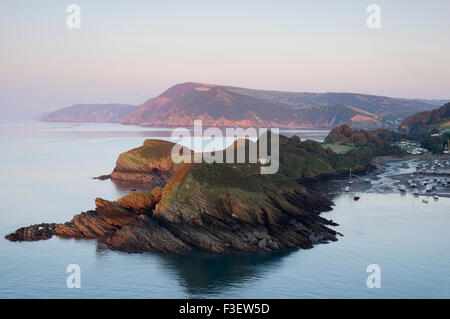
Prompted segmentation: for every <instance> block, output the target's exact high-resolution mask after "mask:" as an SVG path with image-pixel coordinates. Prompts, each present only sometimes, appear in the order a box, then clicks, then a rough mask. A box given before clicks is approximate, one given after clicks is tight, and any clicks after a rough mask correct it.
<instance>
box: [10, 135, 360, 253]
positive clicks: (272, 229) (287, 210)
mask: <svg viewBox="0 0 450 319" xmlns="http://www.w3.org/2000/svg"><path fill="white" fill-rule="evenodd" d="M169 146H172V144H171V143H169V144H165V143H162V144H160V143H156V142H155V141H153V140H147V141H146V142H145V143H144V146H142V147H141V148H139V149H135V150H132V151H130V152H129V153H124V154H127V155H124V154H122V155H121V157H124V156H128V157H127V158H125V159H124V158H122V159H121V160H119V161H118V163H119V162H120V163H122V161H125V160H126V161H130V162H133V159H135V160H136V159H137V161H138V163H136V164H137V165H140V166H139V167H141V169H142V171H141V173H140V174H142V175H153V174H159V175H158V176H161V171H164V172H166V174H167V175H169V172H170V173H171V176H170V177H169V178H168V179H167V182H166V183H165V185H164V188H161V187H155V188H153V189H152V191H151V192H132V193H130V194H129V195H126V196H124V197H122V198H120V199H119V200H117V201H116V202H111V201H106V200H103V199H100V198H97V199H96V201H95V204H96V209H95V211H87V212H84V213H81V214H78V215H76V216H75V217H74V218H73V219H72V221H70V222H67V223H65V224H40V225H32V226H29V227H24V228H20V229H18V230H17V231H16V232H14V233H12V234H10V235H8V236H6V238H7V239H9V240H12V241H24V240H28V241H33V240H40V239H48V238H51V237H52V236H53V235H58V236H61V237H74V238H98V239H101V240H103V241H105V242H106V243H107V245H108V246H109V247H110V248H111V249H117V250H122V251H126V252H130V253H131V252H132V253H135V252H144V251H158V252H172V253H182V252H187V251H189V250H191V249H193V248H198V249H203V250H208V251H212V252H215V253H229V252H231V251H233V250H239V251H250V252H253V251H271V250H277V249H283V248H294V247H298V248H311V247H312V246H313V245H314V244H318V243H326V242H329V241H334V240H336V236H337V232H336V231H334V230H332V229H330V228H329V227H328V226H329V225H336V224H333V223H332V222H330V221H328V220H326V219H325V218H323V217H320V216H319V214H320V213H321V212H323V211H327V210H330V209H331V205H332V202H331V201H329V200H328V199H325V198H321V197H317V196H315V195H312V194H310V193H309V192H308V190H307V189H306V188H305V187H304V186H302V185H301V184H300V183H299V182H302V181H304V180H308V179H311V178H319V177H320V176H321V174H325V175H327V174H331V175H334V174H339V172H340V170H344V169H348V167H352V168H355V167H364V165H365V164H367V163H365V162H364V161H362V160H361V159H353V158H350V157H348V156H347V155H337V154H335V153H333V152H331V151H329V150H325V149H323V148H322V147H321V146H320V144H318V143H316V142H312V141H306V142H301V141H300V140H299V139H298V138H295V137H294V138H291V139H289V138H286V137H280V170H279V172H278V173H276V174H272V175H261V174H260V164H250V163H248V162H246V163H242V164H216V163H214V164H206V163H202V164H179V165H176V166H174V165H170V164H169V163H167V162H166V160H165V156H163V155H164V154H166V152H167V148H168V147H169ZM233 147H234V146H233ZM156 150H158V151H156ZM149 166H150V167H152V168H156V167H157V168H158V169H159V172H158V173H156V172H155V171H154V170H152V169H148V167H149ZM120 167H121V168H122V169H123V167H124V166H120ZM127 167H130V166H127ZM133 167H134V166H133ZM121 173H122V174H127V173H128V172H124V171H121ZM132 176H136V175H132ZM139 178H140V177H139Z"/></svg>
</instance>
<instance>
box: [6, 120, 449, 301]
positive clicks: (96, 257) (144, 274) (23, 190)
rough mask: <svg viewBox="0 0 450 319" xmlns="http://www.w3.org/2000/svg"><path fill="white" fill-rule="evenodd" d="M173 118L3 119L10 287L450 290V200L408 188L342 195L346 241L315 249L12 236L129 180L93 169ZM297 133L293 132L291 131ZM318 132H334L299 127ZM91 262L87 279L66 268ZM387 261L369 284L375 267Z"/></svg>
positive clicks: (24, 293)
mask: <svg viewBox="0 0 450 319" xmlns="http://www.w3.org/2000/svg"><path fill="white" fill-rule="evenodd" d="M168 132H169V130H168V129H149V128H142V127H135V126H123V125H120V124H49V123H39V122H33V121H30V122H0V181H1V184H0V203H1V206H0V207H1V208H0V235H1V237H0V297H1V298H185V297H199V298H211V297H213V298H218V297H223V298H347V297H349V298H383V297H394V298H400V297H406V298H418V297H425V298H427V297H434V298H442V297H446V298H449V297H450V249H449V248H450V235H449V231H448V229H449V226H450V199H448V198H440V199H439V200H438V201H437V202H435V201H430V203H429V204H428V205H425V204H423V203H422V202H421V199H418V198H414V197H412V196H399V195H398V194H377V193H363V194H362V196H361V200H360V201H358V202H355V201H353V200H352V197H351V195H349V194H344V195H339V196H337V197H335V199H334V201H335V204H336V206H335V208H334V210H333V211H332V212H328V213H324V214H323V216H324V217H327V218H331V219H333V220H334V221H336V222H338V223H339V224H340V226H338V227H335V228H336V230H338V231H339V232H341V233H342V234H344V237H341V238H340V239H339V241H338V242H334V243H330V244H327V245H318V246H315V247H314V248H313V249H309V250H288V251H279V252H274V253H260V254H246V253H237V254H233V255H230V256H218V255H214V254H210V253H205V252H193V253H190V254H187V255H183V256H175V255H170V254H151V253H146V254H126V253H122V252H113V251H110V250H108V249H107V248H106V247H104V246H103V245H101V244H98V243H97V241H96V240H74V239H59V238H57V237H54V238H52V239H50V240H47V241H39V242H27V243H12V242H9V241H7V240H6V239H4V238H3V237H4V235H6V234H8V233H10V232H11V231H13V230H15V229H16V228H18V227H22V226H25V225H30V224H35V223H40V222H65V221H68V220H70V219H71V218H72V217H73V215H75V214H78V213H79V212H81V211H85V210H89V209H93V208H94V199H95V198H96V197H102V198H105V199H109V200H115V199H117V198H119V197H120V196H122V195H124V194H126V193H127V192H128V191H129V190H128V189H123V188H120V187H117V186H116V185H115V184H114V183H112V182H111V181H99V180H93V179H92V177H94V176H98V175H101V174H107V173H110V172H111V171H112V169H113V168H114V164H115V161H116V158H117V156H118V154H119V153H121V152H124V151H127V150H129V149H131V148H134V147H138V146H140V145H141V144H142V142H143V141H144V139H145V138H147V137H154V138H164V139H166V138H167V137H168V136H169V135H170V132H169V133H168ZM289 133H290V134H291V133H292V131H291V132H289ZM295 134H298V135H300V137H301V138H302V139H306V138H311V139H316V140H320V139H322V138H323V137H324V136H325V135H326V134H327V132H326V131H307V130H302V131H297V132H295ZM69 264H78V265H79V266H80V267H81V288H80V289H69V288H67V287H66V278H67V276H68V273H66V267H67V265H69ZM370 264H377V265H379V266H380V269H381V277H380V278H381V288H379V289H376V288H375V289H369V288H368V287H367V285H366V279H367V276H368V275H369V273H367V272H366V268H367V266H368V265H370Z"/></svg>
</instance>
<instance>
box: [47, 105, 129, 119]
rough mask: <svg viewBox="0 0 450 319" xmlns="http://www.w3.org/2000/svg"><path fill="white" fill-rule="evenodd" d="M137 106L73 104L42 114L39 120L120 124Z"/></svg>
mask: <svg viewBox="0 0 450 319" xmlns="http://www.w3.org/2000/svg"><path fill="white" fill-rule="evenodd" d="M136 107H137V106H135V105H125V104H75V105H72V106H69V107H65V108H63V109H60V110H57V111H54V112H50V113H47V114H44V115H43V116H42V117H41V118H40V119H39V120H40V121H44V122H69V123H73V122H97V123H103V122H120V120H121V119H122V118H123V117H124V116H125V115H126V114H128V113H129V112H131V111H132V110H134V109H135V108H136Z"/></svg>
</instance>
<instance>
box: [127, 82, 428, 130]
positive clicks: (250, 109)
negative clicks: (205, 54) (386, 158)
mask: <svg viewBox="0 0 450 319" xmlns="http://www.w3.org/2000/svg"><path fill="white" fill-rule="evenodd" d="M430 108H432V106H431V105H428V104H426V103H422V102H418V101H413V100H406V99H394V98H388V97H380V96H371V95H362V94H352V93H323V94H318V93H294V92H277V91H260V90H250V89H244V88H237V87H230V86H221V85H213V84H201V83H182V84H177V85H175V86H173V87H171V88H170V89H168V90H167V91H165V92H164V93H162V94H161V95H160V96H158V97H156V98H153V99H150V100H148V101H147V102H145V103H144V104H143V105H141V106H140V107H139V108H137V109H136V110H134V111H133V112H130V113H129V114H127V115H126V116H125V117H124V119H123V120H122V123H124V124H137V125H144V126H192V125H193V121H194V119H202V120H203V122H204V125H205V126H243V127H248V126H256V127H287V128H328V129H330V128H333V127H336V126H339V125H341V124H344V123H345V124H349V125H350V126H352V127H354V128H364V129H375V128H379V127H391V128H392V127H396V126H398V124H399V123H400V120H402V119H403V118H404V117H406V116H407V115H410V114H413V113H415V112H418V111H422V110H425V109H430Z"/></svg>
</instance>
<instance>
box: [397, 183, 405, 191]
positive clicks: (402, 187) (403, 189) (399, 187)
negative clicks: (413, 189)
mask: <svg viewBox="0 0 450 319" xmlns="http://www.w3.org/2000/svg"><path fill="white" fill-rule="evenodd" d="M398 190H399V191H400V192H406V186H405V185H402V184H400V185H398Z"/></svg>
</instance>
